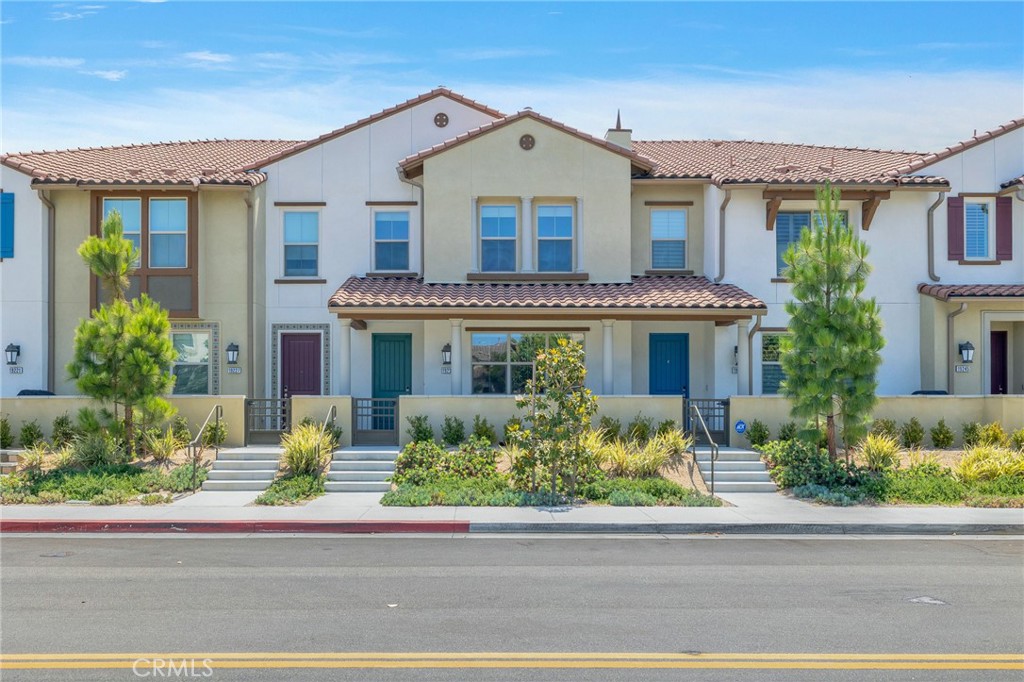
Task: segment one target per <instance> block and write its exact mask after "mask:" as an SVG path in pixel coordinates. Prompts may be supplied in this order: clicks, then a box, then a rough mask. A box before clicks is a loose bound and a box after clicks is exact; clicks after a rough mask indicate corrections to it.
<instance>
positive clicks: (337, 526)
mask: <svg viewBox="0 0 1024 682" xmlns="http://www.w3.org/2000/svg"><path fill="white" fill-rule="evenodd" d="M468 532H469V521H255V520H253V521H244V520H243V521H165V520H160V521H148V520H131V519H124V520H118V521H63V520H38V521H33V520H13V519H12V520H2V521H0V533H468Z"/></svg>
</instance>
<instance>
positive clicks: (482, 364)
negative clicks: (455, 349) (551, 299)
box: [471, 330, 583, 395]
mask: <svg viewBox="0 0 1024 682" xmlns="http://www.w3.org/2000/svg"><path fill="white" fill-rule="evenodd" d="M558 339H567V340H571V341H576V342H578V343H580V344H582V343H583V334H582V333H578V332H574V333H569V332H532V333H527V332H513V333H508V332H503V331H497V330H496V331H493V332H474V333H473V335H472V339H471V340H472V344H471V362H472V377H473V393H476V394H485V393H495V394H503V395H514V394H521V393H523V391H525V390H526V382H527V381H529V380H530V379H531V378H533V363H534V361H535V360H536V359H537V353H538V351H542V350H544V349H546V348H550V347H552V346H553V345H555V344H557V343H558Z"/></svg>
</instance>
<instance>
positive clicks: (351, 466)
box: [331, 459, 395, 474]
mask: <svg viewBox="0 0 1024 682" xmlns="http://www.w3.org/2000/svg"><path fill="white" fill-rule="evenodd" d="M394 470H395V463H394V461H385V460H373V459H370V460H357V459H338V460H334V461H333V462H331V471H380V472H385V473H387V474H391V473H392V472H394Z"/></svg>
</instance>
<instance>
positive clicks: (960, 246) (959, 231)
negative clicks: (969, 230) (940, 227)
mask: <svg viewBox="0 0 1024 682" xmlns="http://www.w3.org/2000/svg"><path fill="white" fill-rule="evenodd" d="M946 248H947V250H948V257H949V260H963V258H964V200H963V198H962V197H950V198H949V199H947V200H946Z"/></svg>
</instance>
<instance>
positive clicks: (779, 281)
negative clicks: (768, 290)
mask: <svg viewBox="0 0 1024 682" xmlns="http://www.w3.org/2000/svg"><path fill="white" fill-rule="evenodd" d="M772 284H789V280H788V279H786V278H785V277H772Z"/></svg>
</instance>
